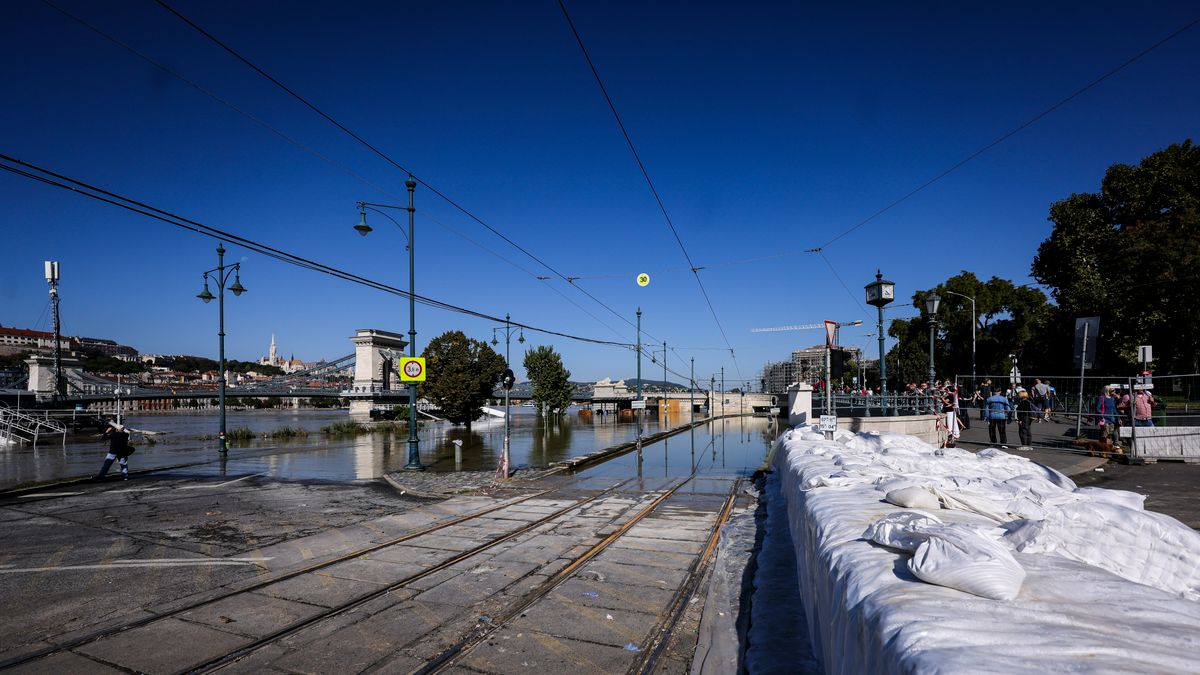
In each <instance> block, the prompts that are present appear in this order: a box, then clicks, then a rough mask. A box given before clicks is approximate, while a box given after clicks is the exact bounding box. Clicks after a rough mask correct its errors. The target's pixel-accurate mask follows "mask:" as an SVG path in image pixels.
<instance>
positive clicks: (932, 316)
mask: <svg viewBox="0 0 1200 675" xmlns="http://www.w3.org/2000/svg"><path fill="white" fill-rule="evenodd" d="M941 301H942V298H941V296H939V295H938V294H937V292H936V291H932V292H930V294H929V295H927V296H925V309H926V310H927V311H928V312H929V388H930V391H932V390H933V387H934V375H933V333H934V331H935V330H936V329H937V316H936V315H937V311H938V304H940V303H941Z"/></svg>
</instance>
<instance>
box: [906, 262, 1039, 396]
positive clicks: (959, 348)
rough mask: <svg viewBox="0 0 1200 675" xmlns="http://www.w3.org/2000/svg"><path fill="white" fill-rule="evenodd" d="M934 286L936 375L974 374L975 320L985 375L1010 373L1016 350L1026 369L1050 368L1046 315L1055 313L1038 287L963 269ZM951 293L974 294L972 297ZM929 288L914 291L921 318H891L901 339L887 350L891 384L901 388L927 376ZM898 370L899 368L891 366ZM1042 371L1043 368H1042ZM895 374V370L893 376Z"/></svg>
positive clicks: (978, 354) (980, 364) (978, 355)
mask: <svg viewBox="0 0 1200 675" xmlns="http://www.w3.org/2000/svg"><path fill="white" fill-rule="evenodd" d="M932 290H934V291H936V292H937V293H938V295H939V296H941V298H942V301H941V303H940V305H939V307H938V312H937V317H936V318H937V328H936V332H935V333H934V365H935V367H936V370H937V377H938V378H939V379H944V378H948V377H953V376H956V375H957V376H960V377H961V376H970V374H971V321H972V320H975V321H976V322H977V324H976V326H975V344H976V346H975V353H976V356H975V360H976V372H977V373H978V374H979V376H980V378H982V377H984V376H986V375H998V374H1003V373H1007V372H1008V369H1009V363H1010V361H1009V355H1010V354H1015V355H1017V357H1018V359H1019V360H1020V362H1021V363H1023V364H1026V366H1028V367H1027V368H1025V367H1023V368H1024V369H1026V370H1037V369H1039V368H1049V367H1050V365H1052V364H1048V363H1043V362H1042V361H1043V360H1044V359H1043V357H1042V354H1043V353H1044V349H1043V343H1044V337H1043V335H1042V333H1041V330H1042V327H1043V326H1044V324H1045V319H1046V317H1047V316H1049V315H1050V314H1051V308H1050V307H1049V305H1048V304H1047V300H1046V296H1045V294H1043V293H1042V292H1041V291H1039V290H1037V289H1035V288H1029V287H1025V286H1015V285H1013V283H1012V282H1011V281H1009V280H1008V279H1001V278H999V277H992V278H991V279H989V280H988V281H986V282H982V281H980V280H979V279H978V278H977V277H976V276H975V275H974V274H972V273H971V272H966V271H964V272H961V273H959V274H957V275H955V276H953V277H950V278H949V279H947V280H946V281H945V283H942V284H938V285H937V286H936V287H934V288H933V289H932ZM947 291H953V292H954V293H959V294H961V295H965V296H967V297H968V298H975V307H974V309H975V312H976V313H977V314H978V316H976V317H972V312H971V309H972V307H971V301H970V300H968V299H967V298H963V297H961V296H960V295H952V294H950V293H947ZM927 295H928V291H918V292H916V293H914V294H913V296H912V302H913V307H916V308H917V309H918V310H919V311H920V312H921V316H919V317H914V318H912V319H901V320H896V321H893V322H892V324H891V326H890V327H889V329H888V334H889V335H891V336H892V337H894V338H896V339H897V340H898V344H897V345H896V346H895V347H893V348H892V349H891V350H890V351H889V356H888V359H889V360H888V379H889V385H890V386H892V387H895V388H902V387H903V385H904V384H906V383H908V382H914V383H921V382H924V381H925V380H927V379H929V321H930V317H929V315H928V312H927V311H926V308H925V298H926V296H927ZM892 368H896V370H892ZM1042 372H1045V371H1044V370H1043V371H1042ZM893 373H894V374H893Z"/></svg>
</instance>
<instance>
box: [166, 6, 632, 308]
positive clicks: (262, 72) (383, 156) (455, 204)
mask: <svg viewBox="0 0 1200 675" xmlns="http://www.w3.org/2000/svg"><path fill="white" fill-rule="evenodd" d="M155 2H156V3H157V4H158V5H159V6H161V7H162V8H163V9H165V10H166V11H167V12H169V13H171V14H172V15H174V16H175V17H176V18H178V19H179V20H180V21H182V22H183V23H185V24H187V25H188V26H189V27H191V28H192V29H193V30H195V31H196V32H197V33H199V34H201V35H203V36H204V37H205V38H207V39H208V40H209V41H210V42H212V43H213V44H215V45H217V46H218V47H220V48H221V49H223V50H225V51H226V52H227V53H229V54H230V55H231V56H233V57H234V58H235V59H237V60H238V61H241V62H242V63H243V64H245V65H246V66H247V67H248V68H250V69H251V70H253V71H254V72H256V73H258V74H259V75H261V76H262V77H264V78H266V79H267V80H268V81H269V82H271V83H272V84H274V85H275V86H276V87H279V88H280V89H282V90H283V91H284V92H286V93H287V94H288V95H289V96H291V97H292V98H294V99H296V100H297V101H299V102H300V103H301V104H303V105H304V106H305V107H307V108H308V109H309V110H311V111H313V112H314V113H316V114H317V115H319V116H320V117H322V118H323V119H325V120H326V121H327V122H329V123H330V124H332V125H334V126H335V127H337V128H338V129H340V130H341V131H342V132H343V133H345V134H347V135H348V136H350V137H351V138H353V139H354V140H355V141H357V142H358V143H359V144H361V145H362V146H363V147H365V148H367V149H368V150H370V151H371V152H372V153H373V154H375V155H376V156H377V157H379V158H380V159H382V160H383V161H385V162H387V163H388V164H390V165H391V166H393V167H395V168H396V169H398V170H400V171H401V172H403V173H405V174H407V175H410V176H412V177H413V180H415V181H417V182H418V183H419V184H421V185H422V186H423V187H425V189H427V190H429V191H430V192H431V193H433V194H434V195H436V196H437V197H439V198H440V199H442V200H443V201H445V202H446V203H447V204H449V205H450V206H452V207H454V208H455V209H457V210H458V211H459V212H460V213H462V214H463V215H465V216H467V218H469V219H471V220H473V221H475V222H476V223H478V224H479V225H481V226H482V227H484V228H485V229H487V230H488V231H489V232H491V233H492V234H494V235H496V236H497V237H499V238H500V239H502V240H504V241H505V242H506V243H508V244H509V245H510V246H512V247H513V248H515V249H517V250H518V251H520V252H521V253H523V254H524V255H525V256H527V257H529V258H530V259H531V260H533V261H535V262H537V263H538V264H539V265H541V266H542V267H544V268H546V269H547V270H549V271H550V272H552V273H553V274H554V275H555V276H557V277H558V278H560V279H562V280H563V281H568V278H567V276H566V275H564V274H563V273H561V272H559V271H558V270H557V269H555V268H554V267H552V266H551V265H550V264H549V263H547V262H546V261H544V260H542V259H541V258H539V257H538V256H536V255H534V254H533V253H532V252H530V251H529V250H528V249H526V248H525V247H523V246H521V245H520V244H518V243H517V242H515V241H513V240H512V239H511V238H509V237H508V236H507V235H505V234H504V233H503V232H501V231H500V230H498V229H496V228H494V227H492V226H491V225H489V224H488V223H487V222H486V221H484V220H483V219H482V218H481V217H479V216H477V215H475V213H473V212H472V211H470V210H468V209H467V208H466V207H465V206H463V205H462V204H460V203H458V202H457V201H455V200H454V199H451V198H450V196H449V195H447V194H445V193H444V192H442V191H441V190H439V189H438V188H437V187H435V186H433V185H432V184H430V183H429V182H428V181H426V180H425V179H423V178H421V177H420V176H419V175H417V174H416V173H414V172H412V171H410V170H409V169H407V168H406V167H404V166H402V165H401V164H400V163H399V162H397V161H396V160H394V159H392V157H391V156H390V155H388V154H387V153H385V152H384V151H382V150H380V149H379V148H378V147H377V146H375V145H374V144H372V143H370V142H369V141H367V140H366V139H365V138H363V137H362V136H360V135H359V134H357V133H355V132H354V131H352V130H351V129H350V128H348V127H346V126H345V125H344V124H342V123H341V122H339V121H337V120H336V119H335V118H334V117H333V116H331V115H329V114H328V113H326V112H325V111H324V110H322V109H320V108H318V107H317V106H316V105H315V104H314V103H312V102H310V101H309V100H308V99H306V98H304V97H303V96H301V95H300V94H298V93H296V92H295V91H294V90H292V89H291V88H290V87H288V86H287V85H285V84H284V83H283V82H281V81H280V80H278V79H276V78H275V77H273V76H272V75H271V74H270V73H268V72H267V71H265V70H263V69H262V68H260V67H258V66H257V65H256V64H255V63H254V62H252V61H251V60H250V59H248V58H246V57H245V56H243V55H242V54H240V53H239V52H238V51H237V50H235V49H233V48H232V47H230V46H229V45H228V44H226V43H225V42H223V41H222V40H220V39H219V38H218V37H216V36H215V35H213V34H212V33H210V32H208V31H207V30H205V29H204V28H203V27H201V26H200V25H198V24H197V23H195V22H194V21H192V20H191V19H189V18H188V17H186V16H184V15H183V14H182V13H180V12H179V11H178V10H176V9H175V8H173V7H171V6H170V5H169V4H167V3H166V2H165V1H164V0H155ZM571 285H572V286H573V287H574V288H575V289H577V290H578V291H579V292H581V293H583V294H584V295H585V296H587V297H588V298H590V299H591V300H592V301H593V302H595V303H596V304H598V305H600V306H601V307H603V308H604V309H606V310H608V311H609V313H611V314H612V315H613V316H616V317H617V318H619V319H621V320H622V321H624V322H625V323H627V324H629V325H630V326H634V325H635V324H634V323H633V321H631V320H630V319H629V318H628V317H627V316H625V315H623V314H621V313H620V312H618V311H616V310H615V309H613V308H612V307H610V306H609V305H608V304H607V303H605V302H604V301H602V300H600V299H599V298H597V297H596V296H595V295H593V294H592V293H589V292H588V291H587V290H586V289H584V288H583V287H582V286H580V285H579V284H576V283H573V284H571Z"/></svg>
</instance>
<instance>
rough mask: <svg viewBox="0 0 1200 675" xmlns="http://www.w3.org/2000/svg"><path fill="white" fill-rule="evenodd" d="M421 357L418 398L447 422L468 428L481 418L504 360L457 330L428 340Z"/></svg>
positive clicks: (479, 342)
mask: <svg viewBox="0 0 1200 675" xmlns="http://www.w3.org/2000/svg"><path fill="white" fill-rule="evenodd" d="M421 356H424V357H425V369H426V380H425V382H424V383H422V384H421V385H420V389H419V392H420V395H421V396H423V397H424V398H426V399H428V400H429V401H430V402H431V403H433V404H434V405H436V406H437V407H438V408H439V409H440V410H441V411H442V415H444V416H445V417H446V419H447V420H449V421H450V422H452V423H454V424H466V425H467V426H468V427H470V426H471V422H473V421H475V420H477V419H479V417H480V416H481V415H483V410H482V409H481V408H482V407H483V404H485V403H487V401H488V399H489V398H491V396H492V391H493V390H494V389H495V387H496V383H497V382H499V381H500V376H501V375H503V374H504V368H505V365H504V358H503V357H501V356H500V355H499V354H497V353H496V352H494V351H492V348H491V347H490V346H488V345H487V343H485V342H482V341H480V340H475V339H472V338H468V337H467V336H466V335H464V334H463V332H462V331H458V330H453V331H447V332H445V333H442V334H441V335H439V336H437V337H436V338H434V339H433V340H431V341H430V343H429V344H428V345H427V346H426V347H425V351H423V352H421Z"/></svg>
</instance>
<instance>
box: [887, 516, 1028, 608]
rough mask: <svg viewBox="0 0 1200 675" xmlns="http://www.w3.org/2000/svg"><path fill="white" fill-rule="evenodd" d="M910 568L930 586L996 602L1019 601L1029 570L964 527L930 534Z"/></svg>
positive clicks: (941, 529)
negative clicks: (933, 585) (943, 587)
mask: <svg viewBox="0 0 1200 675" xmlns="http://www.w3.org/2000/svg"><path fill="white" fill-rule="evenodd" d="M908 569H909V571H911V572H912V573H913V574H914V575H916V577H917V578H918V579H920V580H922V581H925V582H927V583H931V584H936V585H938V586H945V587H947V588H954V589H957V590H960V591H963V592H964V593H970V594H972V595H978V596H980V597H983V598H990V599H992V600H1012V599H1014V598H1016V597H1017V595H1018V594H1019V593H1020V592H1021V584H1022V583H1023V582H1024V581H1025V570H1024V569H1023V568H1022V567H1021V565H1020V563H1018V562H1017V561H1016V559H1015V558H1013V557H1012V554H1011V553H1009V552H1008V549H1006V548H1005V547H1004V546H1003V545H1002V544H999V543H997V542H995V541H992V540H991V539H988V538H987V537H986V536H984V535H983V534H981V533H979V532H976V531H975V530H974V529H972V528H970V527H967V526H962V525H943V526H941V527H939V528H937V529H936V530H934V531H931V532H929V538H928V539H926V540H925V542H924V543H922V544H921V545H920V546H919V547H917V550H916V552H914V553H913V557H912V560H909V561H908Z"/></svg>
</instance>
